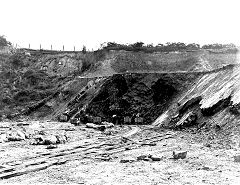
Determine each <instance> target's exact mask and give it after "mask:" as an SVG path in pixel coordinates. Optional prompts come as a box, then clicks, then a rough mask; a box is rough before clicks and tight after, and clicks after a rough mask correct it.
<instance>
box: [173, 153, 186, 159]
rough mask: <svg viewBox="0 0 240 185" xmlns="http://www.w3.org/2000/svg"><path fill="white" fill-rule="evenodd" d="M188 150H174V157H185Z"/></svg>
mask: <svg viewBox="0 0 240 185" xmlns="http://www.w3.org/2000/svg"><path fill="white" fill-rule="evenodd" d="M186 157H187V151H173V159H185V158H186Z"/></svg>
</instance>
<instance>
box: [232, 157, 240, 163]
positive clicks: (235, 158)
mask: <svg viewBox="0 0 240 185" xmlns="http://www.w3.org/2000/svg"><path fill="white" fill-rule="evenodd" d="M233 158H234V162H238V163H240V155H235V156H233Z"/></svg>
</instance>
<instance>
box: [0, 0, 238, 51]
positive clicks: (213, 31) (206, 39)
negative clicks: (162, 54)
mask: <svg viewBox="0 0 240 185" xmlns="http://www.w3.org/2000/svg"><path fill="white" fill-rule="evenodd" d="M0 3H1V7H2V9H1V11H0V17H1V18H2V20H1V24H0V27H1V30H0V34H1V35H5V36H6V38H7V39H8V40H9V41H10V42H12V43H13V44H14V45H16V44H17V45H18V46H19V47H22V48H28V47H29V44H30V48H32V49H39V48H40V44H41V46H42V48H43V49H51V45H52V47H53V49H54V50H62V46H63V45H64V48H65V50H73V49H74V46H75V50H81V49H82V47H83V45H84V46H86V48H87V49H88V50H92V49H94V50H96V49H98V48H99V47H100V44H102V43H104V42H116V43H119V44H127V43H136V42H140V41H141V42H144V43H145V44H153V45H156V44H158V43H163V44H164V43H166V42H183V43H194V42H195V43H198V44H200V45H205V44H214V43H221V44H229V43H233V44H235V45H237V46H239V45H240V26H238V21H239V17H240V11H239V2H238V0H211V1H208V0H195V1H192V0H181V1H179V0H168V1H165V0H121V1H120V0H101V1H99V0H88V1H84V0H68V1H66V0H51V1H47V0H41V1H40V0H34V1H32V0H21V1H19V0H8V1H6V0H0Z"/></svg>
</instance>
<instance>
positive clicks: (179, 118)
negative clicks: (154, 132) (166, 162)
mask: <svg viewBox="0 0 240 185" xmlns="http://www.w3.org/2000/svg"><path fill="white" fill-rule="evenodd" d="M239 71H240V67H239V66H228V67H226V68H225V69H222V70H219V71H215V72H212V73H208V74H205V75H203V76H202V77H200V78H199V79H198V80H196V81H195V82H194V84H193V85H192V86H191V88H189V89H188V91H187V92H186V93H184V94H183V95H182V96H179V97H178V98H177V102H178V105H179V107H178V109H177V111H175V113H173V111H172V110H173V109H172V108H173V106H172V105H171V106H170V107H169V109H168V112H167V113H166V115H165V117H164V118H165V119H164V120H160V119H159V121H156V122H155V124H158V125H164V126H166V127H171V128H177V127H179V126H183V125H185V126H186V127H187V126H189V125H190V126H191V125H194V124H195V123H197V124H198V123H201V124H203V123H205V124H208V125H212V126H214V128H216V127H217V128H218V127H219V128H222V127H223V126H226V125H228V127H230V126H232V127H233V125H234V124H235V123H236V122H237V121H238V120H239V117H238V115H239V111H240V109H239V102H240V98H239V97H240V96H239V94H240V88H239V85H240V84H239V79H240V72H239ZM190 114H192V115H196V117H197V118H196V120H194V122H192V123H190V124H189V117H190Z"/></svg>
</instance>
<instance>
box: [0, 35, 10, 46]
mask: <svg viewBox="0 0 240 185" xmlns="http://www.w3.org/2000/svg"><path fill="white" fill-rule="evenodd" d="M10 45H11V42H8V41H7V39H6V38H5V37H4V36H3V35H0V48H3V47H6V46H10Z"/></svg>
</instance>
